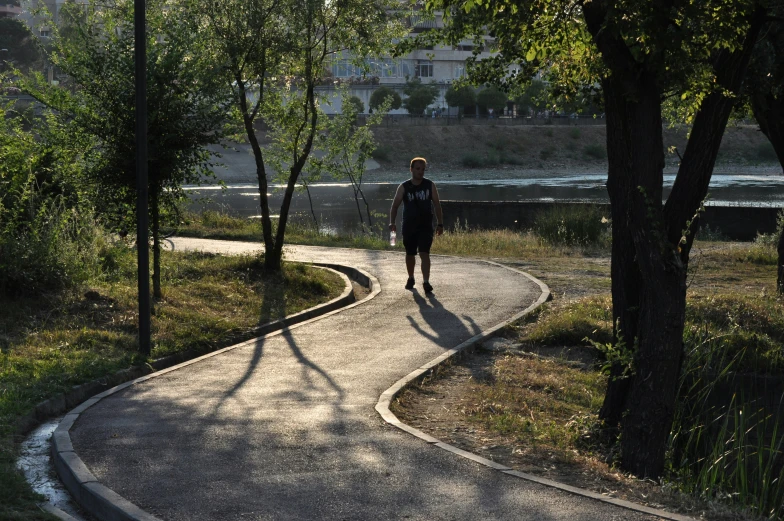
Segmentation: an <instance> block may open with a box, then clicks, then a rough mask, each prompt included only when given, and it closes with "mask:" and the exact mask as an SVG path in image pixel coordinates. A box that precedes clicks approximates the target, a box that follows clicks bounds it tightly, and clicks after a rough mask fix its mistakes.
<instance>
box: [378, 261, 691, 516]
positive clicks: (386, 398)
mask: <svg viewBox="0 0 784 521" xmlns="http://www.w3.org/2000/svg"><path fill="white" fill-rule="evenodd" d="M443 257H452V256H451V255H444V256H443ZM473 260H476V261H480V262H485V263H487V264H491V265H493V266H498V267H500V268H504V269H507V270H510V271H514V272H516V273H519V274H520V275H523V276H524V277H526V278H527V279H529V280H530V281H532V282H534V283H535V284H537V285H538V286H539V289H540V290H541V292H542V293H541V295H540V296H539V298H538V299H537V300H536V302H534V303H533V304H531V305H530V306H528V307H527V308H525V309H524V310H522V311H520V312H519V313H517V314H515V315H514V316H512V317H511V318H509V319H507V320H504V321H503V322H501V323H500V324H496V325H495V326H492V327H490V328H488V329H487V330H485V331H483V332H481V333H479V334H478V335H475V336H473V337H471V338H469V339H468V340H466V341H465V342H463V343H462V344H460V345H458V346H457V347H454V348H452V349H450V350H449V351H446V352H445V353H443V354H442V355H440V356H438V357H436V358H434V359H433V360H431V361H430V362H427V363H425V364H423V365H422V366H420V367H419V368H417V369H415V370H414V371H412V372H410V373H409V374H407V375H406V376H404V377H403V378H401V379H400V380H398V381H397V382H395V383H394V384H392V386H390V387H389V388H388V389H387V390H385V391H384V392H383V393H381V396H379V399H378V403H376V412H378V414H379V415H380V416H381V418H382V419H383V420H384V421H385V422H386V423H388V424H390V425H392V426H394V427H396V428H398V429H400V430H402V431H404V432H407V433H408V434H411V435H412V436H416V437H417V438H419V439H421V440H422V441H424V442H426V443H428V444H430V445H433V446H435V447H438V448H439V449H441V450H445V451H447V452H450V453H452V454H455V455H457V456H460V457H462V458H466V459H468V460H471V461H473V462H475V463H478V464H480V465H484V466H486V467H488V468H490V469H493V470H495V471H497V472H501V473H503V474H506V475H507V476H513V477H516V478H519V479H524V480H526V481H530V482H534V483H538V484H540V485H544V486H546V487H550V488H555V489H558V490H561V491H563V492H567V493H569V494H574V495H577V496H581V497H585V498H589V499H593V500H596V501H601V502H602V503H609V504H612V505H615V506H619V507H622V508H626V509H628V510H633V511H635V512H640V513H643V514H650V515H654V516H658V517H660V518H663V519H668V520H671V521H698V520H697V519H695V518H693V517H689V516H684V515H682V514H676V513H672V512H667V511H664V510H660V509H657V508H652V507H647V506H645V505H640V504H637V503H632V502H631V501H626V500H623V499H617V498H611V497H607V496H603V495H601V494H599V493H597V492H593V491H591V490H586V489H582V488H578V487H572V486H570V485H566V484H564V483H559V482H557V481H553V480H550V479H546V478H541V477H539V476H534V475H533V474H528V473H525V472H518V471H516V470H513V469H511V468H509V467H506V466H505V465H501V464H500V463H497V462H495V461H492V460H490V459H487V458H483V457H482V456H479V455H478V454H474V453H473V452H468V451H466V450H463V449H460V448H458V447H455V446H454V445H450V444H448V443H444V442H443V441H441V440H439V439H437V438H434V437H433V436H430V435H429V434H427V433H425V432H422V431H420V430H419V429H417V428H415V427H412V426H410V425H408V424H406V423H403V422H402V421H400V419H399V418H398V417H397V416H395V414H394V413H393V412H392V411H391V410H390V408H389V407H390V405H391V404H392V400H394V399H395V397H396V396H397V395H398V394H399V393H400V392H401V391H402V390H404V389H405V388H406V387H408V386H409V385H411V384H412V383H415V382H418V381H421V380H423V379H424V378H426V377H428V376H430V375H432V374H433V373H434V372H435V370H436V369H437V368H439V367H440V366H441V365H442V364H444V363H445V362H447V361H448V360H451V359H453V357H455V356H457V355H466V354H469V353H471V352H473V350H474V349H475V348H476V346H477V345H478V344H479V343H480V342H482V341H483V340H486V339H488V338H490V337H492V336H494V335H495V334H496V333H497V332H498V331H499V330H500V329H502V328H504V327H506V326H507V325H509V324H511V323H512V322H515V321H516V320H519V319H521V318H522V317H524V316H526V315H528V314H529V313H531V312H532V311H534V310H535V309H537V308H538V307H540V306H541V305H543V304H544V303H545V302H547V301H548V300H550V299H551V298H552V297H551V295H550V288H548V287H547V285H546V284H545V283H544V282H542V281H541V280H539V279H537V278H536V277H534V276H533V275H530V274H528V273H526V272H524V271H522V270H518V269H515V268H512V267H510V266H506V265H504V264H501V263H498V262H493V261H488V260H481V259H473Z"/></svg>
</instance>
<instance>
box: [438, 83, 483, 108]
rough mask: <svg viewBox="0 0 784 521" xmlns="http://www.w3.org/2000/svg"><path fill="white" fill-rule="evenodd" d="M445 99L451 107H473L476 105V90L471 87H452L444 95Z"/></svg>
mask: <svg viewBox="0 0 784 521" xmlns="http://www.w3.org/2000/svg"><path fill="white" fill-rule="evenodd" d="M444 99H445V100H446V103H447V105H449V106H450V107H460V109H461V110H462V109H464V108H465V107H473V106H474V105H476V89H474V88H473V87H472V86H470V85H457V86H456V85H452V86H450V87H449V88H448V89H447V90H446V93H445V94H444Z"/></svg>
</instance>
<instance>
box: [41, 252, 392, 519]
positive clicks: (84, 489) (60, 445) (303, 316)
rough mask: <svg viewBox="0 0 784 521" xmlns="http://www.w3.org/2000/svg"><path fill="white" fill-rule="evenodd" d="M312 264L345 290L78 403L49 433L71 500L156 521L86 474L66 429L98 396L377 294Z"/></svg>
mask: <svg viewBox="0 0 784 521" xmlns="http://www.w3.org/2000/svg"><path fill="white" fill-rule="evenodd" d="M313 265H315V266H319V267H321V268H324V269H329V270H331V271H336V272H338V274H339V275H340V276H341V278H342V279H343V280H344V282H345V283H346V289H345V290H344V291H343V293H342V294H341V295H340V296H339V297H337V298H335V299H332V300H330V301H329V302H325V303H324V304H320V305H318V306H316V307H313V308H310V309H308V310H305V311H302V312H300V313H296V314H294V315H290V316H287V317H285V318H283V319H280V320H276V321H275V322H270V323H269V324H265V325H263V326H261V327H260V328H259V329H258V331H260V333H259V336H258V337H256V338H253V339H251V340H247V341H245V342H241V343H239V344H236V345H233V346H229V347H225V348H223V349H219V350H216V351H213V352H211V353H207V354H206V355H203V356H199V357H196V358H193V359H191V360H187V361H185V362H181V363H177V364H176V365H171V366H170V367H167V368H165V369H164V368H161V370H159V371H157V372H154V373H150V374H148V375H145V376H141V377H137V378H135V379H133V380H130V381H127V382H124V383H122V384H120V385H116V386H115V387H112V388H111V389H108V390H106V391H104V392H102V393H100V394H97V395H95V396H93V397H92V398H90V399H89V400H87V401H85V402H83V403H82V404H81V405H79V406H78V407H76V408H75V409H73V410H72V411H70V412H69V413H68V414H67V415H66V416H65V417H64V418H63V419H62V421H61V422H60V424H59V425H58V426H57V428H56V429H55V431H54V434H52V449H51V450H52V461H53V463H54V467H55V469H56V471H57V475H58V476H59V477H60V480H61V481H62V482H63V484H64V485H65V487H66V488H67V489H68V491H69V492H70V493H71V495H72V497H73V498H74V499H75V500H76V501H77V502H78V503H79V505H80V506H81V507H82V508H83V509H84V510H85V511H87V512H88V513H89V514H90V515H92V516H95V517H96V518H97V519H100V520H101V521H160V519H159V518H157V517H155V516H153V515H151V514H148V513H147V512H145V511H144V510H142V509H140V508H139V507H137V506H136V505H134V504H133V503H131V502H130V501H128V500H127V499H125V498H123V497H122V496H120V495H119V494H117V493H116V492H114V491H113V490H111V489H109V488H107V487H106V486H104V485H102V484H101V483H100V482H98V479H97V478H96V477H95V476H94V475H93V473H92V472H90V469H89V468H87V466H86V465H85V464H84V462H83V461H82V460H81V459H80V458H79V456H78V455H77V454H76V452H75V451H74V448H73V444H72V443H71V436H70V434H69V430H70V429H71V427H72V426H73V424H74V423H75V422H76V421H77V420H78V419H79V416H80V415H81V413H83V412H84V411H85V410H87V409H88V408H89V407H91V406H93V405H95V404H96V403H98V402H99V401H100V400H101V399H102V398H106V397H107V396H110V395H112V394H114V393H116V392H119V391H121V390H123V389H125V388H127V387H130V386H132V385H135V384H137V383H141V382H145V381H147V380H149V379H151V378H157V377H158V376H161V375H164V374H167V373H170V372H172V371H176V370H178V369H182V368H183V367H187V366H189V365H192V364H196V363H198V362H200V361H202V360H205V359H207V358H212V357H213V356H217V355H220V354H222V353H225V352H227V351H231V350H234V349H237V348H239V347H243V346H248V345H252V344H253V343H255V342H256V341H257V340H258V339H259V338H269V337H273V336H277V335H280V334H282V333H283V332H284V331H287V330H290V329H294V328H297V327H301V326H303V325H305V324H309V323H311V322H314V321H316V320H321V319H322V318H325V317H328V316H331V315H334V314H336V313H340V312H342V311H344V310H346V309H350V308H353V307H354V306H357V305H359V304H362V303H364V302H367V301H368V300H370V299H372V298H374V297H375V296H376V295H378V294H379V293H380V292H381V285H380V283H379V281H378V279H377V278H376V277H374V276H373V275H371V274H369V273H367V272H366V271H364V270H361V269H359V268H354V267H351V266H343V265H337V264H326V263H313ZM349 278H351V279H352V280H354V281H356V282H357V283H358V284H360V285H362V286H365V287H367V288H369V289H370V293H369V294H368V295H367V296H366V297H365V298H363V299H361V300H359V301H357V300H356V299H355V297H354V290H353V287H352V285H351V280H349ZM153 365H154V364H153ZM64 403H65V401H64ZM42 508H43V509H45V510H47V511H48V512H50V513H52V514H54V515H55V516H57V517H59V518H60V519H64V520H70V519H73V518H72V517H71V516H69V515H68V514H66V513H65V512H63V511H61V510H59V509H57V508H56V507H53V506H52V505H42Z"/></svg>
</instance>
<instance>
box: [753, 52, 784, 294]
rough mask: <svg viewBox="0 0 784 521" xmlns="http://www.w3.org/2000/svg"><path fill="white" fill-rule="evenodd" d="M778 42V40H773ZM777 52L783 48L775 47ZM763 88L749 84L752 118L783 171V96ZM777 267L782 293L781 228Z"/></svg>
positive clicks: (783, 249) (783, 233) (783, 254)
mask: <svg viewBox="0 0 784 521" xmlns="http://www.w3.org/2000/svg"><path fill="white" fill-rule="evenodd" d="M774 43H779V41H774ZM775 51H776V53H777V56H778V53H780V52H784V49H779V48H776V49H775ZM761 85H762V86H763V87H764V88H765V90H762V89H760V90H757V88H759V85H754V84H752V86H751V91H752V93H751V108H752V110H753V111H754V118H755V119H756V120H757V123H759V126H760V130H761V131H762V133H763V134H765V136H766V137H767V138H768V140H769V141H770V144H771V145H773V150H775V151H776V157H777V158H778V160H779V164H780V165H781V167H782V170H783V171H784V97H782V96H781V95H779V96H776V95H775V93H774V92H771V90H770V89H769V88H767V87H768V85H767V83H761ZM777 250H778V263H777V266H778V269H777V276H776V288H778V291H779V293H784V229H782V230H781V232H780V235H779V242H778V248H777Z"/></svg>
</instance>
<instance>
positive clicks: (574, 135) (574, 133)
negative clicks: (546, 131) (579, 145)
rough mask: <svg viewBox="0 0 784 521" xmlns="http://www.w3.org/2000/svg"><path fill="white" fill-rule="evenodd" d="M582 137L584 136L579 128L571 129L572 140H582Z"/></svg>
mask: <svg viewBox="0 0 784 521" xmlns="http://www.w3.org/2000/svg"><path fill="white" fill-rule="evenodd" d="M581 135H582V132H581V131H580V129H579V128H577V127H573V128H571V129H569V137H570V138H572V139H580V136H581Z"/></svg>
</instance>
